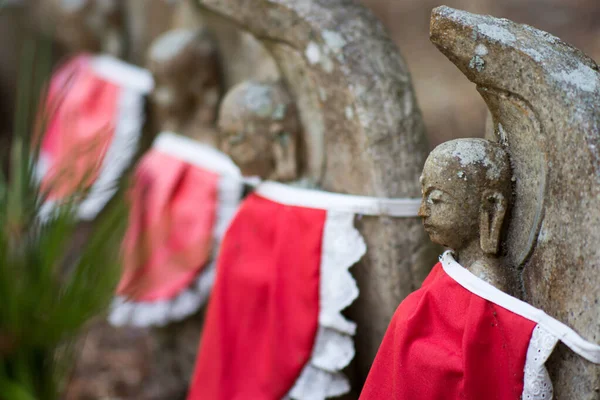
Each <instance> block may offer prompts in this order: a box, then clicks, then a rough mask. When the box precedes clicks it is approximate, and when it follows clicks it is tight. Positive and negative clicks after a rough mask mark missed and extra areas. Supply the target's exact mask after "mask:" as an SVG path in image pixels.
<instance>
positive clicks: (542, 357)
mask: <svg viewBox="0 0 600 400" xmlns="http://www.w3.org/2000/svg"><path fill="white" fill-rule="evenodd" d="M558 341H559V339H558V338H557V337H556V336H554V335H553V334H552V333H550V332H548V331H547V330H546V329H544V328H542V327H541V326H540V325H536V327H535V328H534V329H533V333H532V335H531V340H530V341H529V347H528V348H527V356H526V357H525V375H524V385H523V395H522V396H521V398H522V399H523V400H550V399H552V396H553V391H554V390H553V388H552V380H551V379H550V375H549V374H548V370H547V369H546V365H545V364H546V360H548V357H550V355H551V354H552V351H553V350H554V347H555V346H556V344H557V343H558Z"/></svg>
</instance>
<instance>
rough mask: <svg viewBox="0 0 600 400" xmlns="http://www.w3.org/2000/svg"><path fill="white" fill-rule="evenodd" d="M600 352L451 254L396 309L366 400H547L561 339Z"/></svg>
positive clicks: (593, 355) (595, 356) (593, 357)
mask: <svg viewBox="0 0 600 400" xmlns="http://www.w3.org/2000/svg"><path fill="white" fill-rule="evenodd" d="M559 337H560V338H561V340H563V341H565V343H567V345H569V343H571V344H574V346H575V347H577V348H579V347H578V345H579V344H581V343H583V344H584V347H586V346H587V347H588V349H589V351H587V352H582V353H580V354H582V355H583V356H584V357H586V358H588V359H590V361H594V362H600V347H598V346H595V345H593V344H591V343H587V342H585V341H584V340H583V339H582V338H580V337H579V336H578V335H577V334H576V333H575V332H574V331H572V330H571V329H569V328H568V327H566V326H564V325H562V324H561V323H560V322H558V321H556V320H554V319H552V318H551V317H549V316H548V315H546V314H545V313H543V312H542V311H541V310H538V309H535V308H534V307H532V306H530V305H529V304H527V303H524V302H522V301H520V300H518V299H515V298H513V297H511V296H509V295H507V294H505V293H503V292H501V291H500V290H498V289H496V288H494V287H493V286H491V285H489V284H488V283H486V282H484V281H483V280H481V279H479V278H478V277H476V276H475V275H473V274H471V273H470V272H469V271H467V270H466V269H464V268H463V267H461V266H460V265H459V264H458V263H456V262H455V261H454V259H453V258H452V256H451V255H450V253H449V252H447V253H445V254H444V256H443V257H442V262H440V263H438V264H437V265H436V266H435V267H434V269H433V270H432V271H431V273H430V274H429V276H428V277H427V279H426V280H425V282H424V283H423V286H422V287H421V289H419V290H417V291H416V292H414V293H412V294H411V295H409V296H408V297H407V298H406V299H405V300H404V301H403V302H402V303H401V304H400V306H399V307H398V309H397V311H396V313H395V315H394V317H393V319H392V322H391V323H390V326H389V328H388V330H387V332H386V335H385V337H384V340H383V342H382V344H381V347H380V348H379V351H378V353H377V357H376V358H375V362H374V363H373V366H372V368H371V371H370V373H369V376H368V378H367V381H366V384H365V386H364V388H363V391H362V393H361V396H360V399H361V400H376V399H377V400H379V399H393V400H413V399H419V400H442V399H443V400H450V399H466V400H479V399H497V400H518V399H521V396H523V397H522V398H523V399H550V398H551V397H552V384H551V382H550V379H549V376H548V375H547V372H546V370H545V368H544V363H545V361H546V359H547V358H548V357H549V355H550V354H551V352H552V349H553V348H554V346H555V345H556V343H557V341H558V338H559Z"/></svg>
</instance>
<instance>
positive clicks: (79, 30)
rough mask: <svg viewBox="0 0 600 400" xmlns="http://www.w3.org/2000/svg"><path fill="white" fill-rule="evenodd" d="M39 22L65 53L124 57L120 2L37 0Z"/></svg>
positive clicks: (103, 0) (34, 7) (35, 9)
mask: <svg viewBox="0 0 600 400" xmlns="http://www.w3.org/2000/svg"><path fill="white" fill-rule="evenodd" d="M35 2H36V3H39V4H38V5H37V6H36V5H33V7H32V8H33V9H34V12H36V13H38V14H37V19H38V20H39V21H40V23H41V25H43V26H44V27H45V29H46V30H48V31H49V32H52V34H53V35H54V37H55V38H56V39H57V40H58V42H59V43H60V44H62V45H63V46H64V47H65V48H66V51H67V52H69V53H71V52H73V53H76V52H82V51H83V52H93V53H96V52H102V53H108V54H110V55H113V56H115V57H119V56H123V51H124V22H123V12H122V8H121V4H120V2H119V1H118V0H36V1H35Z"/></svg>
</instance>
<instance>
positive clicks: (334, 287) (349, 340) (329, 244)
mask: <svg viewBox="0 0 600 400" xmlns="http://www.w3.org/2000/svg"><path fill="white" fill-rule="evenodd" d="M366 251H367V246H366V244H365V241H364V239H363V238H362V236H361V235H360V233H359V232H358V230H356V228H355V227H354V214H352V213H348V212H339V211H327V219H326V221H325V227H324V232H323V242H322V258H321V276H320V310H319V328H318V331H317V336H316V340H315V345H314V347H313V352H312V355H311V358H310V360H309V362H308V364H307V365H306V366H305V367H304V369H303V370H302V372H301V374H300V377H299V378H298V380H297V381H296V383H295V385H294V387H293V388H292V390H291V391H290V392H289V393H288V395H287V396H286V399H294V400H324V399H326V398H328V397H336V396H341V395H343V394H345V393H348V392H349V391H350V383H349V381H348V378H347V377H346V376H345V375H344V374H343V373H342V370H343V369H344V368H345V367H346V366H348V364H350V362H351V361H352V359H353V358H354V354H355V350H354V338H353V337H354V335H355V333H356V324H355V323H354V322H352V321H349V320H347V319H346V318H345V317H344V316H343V315H342V311H343V310H344V309H345V308H347V307H348V306H349V305H350V304H352V302H353V301H354V300H355V299H356V298H357V297H358V293H359V291H358V286H357V284H356V281H355V280H354V278H353V277H352V275H351V273H350V271H349V269H350V267H352V266H353V265H354V264H356V263H357V262H358V261H359V260H360V259H361V258H362V257H363V255H364V254H365V253H366Z"/></svg>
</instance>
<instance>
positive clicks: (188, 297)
mask: <svg viewBox="0 0 600 400" xmlns="http://www.w3.org/2000/svg"><path fill="white" fill-rule="evenodd" d="M214 280H215V265H214V263H211V264H210V265H209V266H208V267H207V269H206V270H205V271H203V272H202V273H201V274H200V275H199V276H198V278H197V279H196V281H195V282H194V284H193V285H192V286H189V287H188V288H187V289H186V290H184V291H183V292H181V293H179V294H178V295H177V296H176V297H174V298H172V299H169V300H163V301H155V302H144V301H131V300H128V299H127V298H125V297H123V296H117V297H116V298H115V299H114V300H113V303H112V306H111V312H110V315H109V317H108V322H110V324H111V325H113V326H134V327H139V328H143V327H149V326H166V325H168V324H170V323H172V322H177V321H181V320H183V319H185V318H187V317H189V316H190V315H192V314H194V313H195V312H196V311H198V309H200V307H202V305H203V304H204V303H205V302H206V300H207V298H208V296H209V294H210V291H211V288H212V285H213V283H214Z"/></svg>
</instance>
